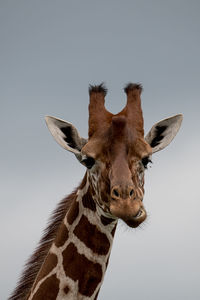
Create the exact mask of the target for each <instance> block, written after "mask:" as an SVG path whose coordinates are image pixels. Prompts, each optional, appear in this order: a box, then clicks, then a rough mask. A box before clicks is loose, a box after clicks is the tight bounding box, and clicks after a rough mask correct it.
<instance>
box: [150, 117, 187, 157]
mask: <svg viewBox="0 0 200 300" xmlns="http://www.w3.org/2000/svg"><path fill="white" fill-rule="evenodd" d="M182 120H183V115H182V114H178V115H175V116H173V117H170V118H167V119H164V120H162V121H160V122H158V123H156V124H155V125H154V126H153V127H152V128H151V130H150V131H149V133H148V134H147V135H146V137H145V140H146V142H147V143H149V145H150V146H151V147H152V152H153V153H155V152H157V151H160V150H162V149H164V148H165V147H166V146H168V145H169V144H170V143H171V141H172V140H173V139H174V137H175V136H176V134H177V132H178V131H179V129H180V127H181V123H182Z"/></svg>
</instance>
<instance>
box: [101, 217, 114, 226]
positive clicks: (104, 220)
mask: <svg viewBox="0 0 200 300" xmlns="http://www.w3.org/2000/svg"><path fill="white" fill-rule="evenodd" d="M113 221H114V220H113V219H111V218H106V217H105V216H103V215H102V216H101V223H102V224H103V225H105V226H106V225H108V224H110V223H112V222H113Z"/></svg>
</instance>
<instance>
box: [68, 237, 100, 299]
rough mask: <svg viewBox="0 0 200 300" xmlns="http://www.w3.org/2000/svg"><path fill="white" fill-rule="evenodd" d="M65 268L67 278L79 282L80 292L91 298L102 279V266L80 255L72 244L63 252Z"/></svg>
mask: <svg viewBox="0 0 200 300" xmlns="http://www.w3.org/2000/svg"><path fill="white" fill-rule="evenodd" d="M63 266H64V270H65V273H66V276H69V277H70V278H71V279H72V280H74V281H78V286H79V292H80V293H81V294H82V295H85V296H88V297H91V296H92V295H93V293H94V291H95V289H96V287H97V285H98V284H99V283H100V282H101V279H102V269H101V265H100V264H98V263H93V262H91V261H89V260H88V259H87V258H86V257H85V256H84V255H82V254H79V253H78V252H77V249H76V247H75V246H74V245H73V244H72V243H70V244H69V245H68V247H67V248H66V249H65V250H64V251H63Z"/></svg>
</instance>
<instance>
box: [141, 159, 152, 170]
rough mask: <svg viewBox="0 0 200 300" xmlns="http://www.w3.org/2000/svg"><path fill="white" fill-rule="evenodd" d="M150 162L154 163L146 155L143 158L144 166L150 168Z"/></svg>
mask: <svg viewBox="0 0 200 300" xmlns="http://www.w3.org/2000/svg"><path fill="white" fill-rule="evenodd" d="M149 163H152V161H151V159H150V158H149V157H148V156H146V157H144V158H143V159H142V164H143V167H144V168H145V169H148V164H149Z"/></svg>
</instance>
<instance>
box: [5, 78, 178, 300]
mask: <svg viewBox="0 0 200 300" xmlns="http://www.w3.org/2000/svg"><path fill="white" fill-rule="evenodd" d="M124 91H125V93H126V95H127V104H126V106H125V108H124V109H123V110H122V111H121V112H119V113H118V114H115V115H114V114H112V113H110V112H109V111H107V110H106V108H105V106H104V102H105V96H106V94H107V89H106V87H105V86H104V84H100V85H94V86H92V85H90V87H89V96H90V104H89V132H88V136H89V137H88V139H84V138H82V137H81V136H80V135H79V133H78V131H77V129H76V128H75V127H74V126H73V125H72V124H71V123H69V122H66V121H64V120H61V119H57V118H55V117H52V116H47V117H45V120H46V123H47V126H48V128H49V130H50V132H51V134H52V135H53V137H54V138H55V140H56V141H57V142H58V144H60V145H61V146H62V147H63V148H64V149H66V150H68V151H70V152H72V153H74V154H75V156H76V158H77V159H78V161H79V162H80V163H81V164H83V165H84V166H85V167H86V173H85V175H84V178H83V180H82V182H81V184H80V185H79V186H78V188H76V189H75V191H74V192H73V193H72V194H71V195H69V196H68V197H66V198H64V199H63V200H62V201H61V202H60V204H59V205H58V207H57V209H56V210H55V211H54V213H53V215H52V217H51V220H50V223H49V226H48V228H47V229H46V231H45V232H44V235H43V237H42V239H41V241H40V244H39V246H38V248H37V249H36V250H35V252H34V254H33V256H32V257H31V258H30V259H29V261H28V262H27V265H26V268H25V271H24V273H23V275H22V277H21V279H20V281H19V284H18V287H17V288H16V289H15V291H14V292H13V294H12V295H11V297H10V298H9V299H10V300H17V299H18V300H19V299H20V300H61V299H62V300H65V299H67V300H70V299H72V300H75V299H82V300H88V299H97V297H98V293H99V290H100V287H101V285H102V282H103V278H104V274H105V272H106V268H107V265H108V261H109V257H110V253H111V248H112V242H113V238H114V235H115V230H116V226H117V223H118V219H122V220H123V221H124V222H125V223H126V224H127V225H128V226H129V227H132V228H136V227H138V226H139V225H140V224H141V223H142V222H143V221H144V220H145V219H146V210H145V208H144V204H143V197H144V172H145V169H147V166H148V164H149V163H150V162H151V157H152V154H153V153H155V152H157V151H159V150H162V149H163V148H165V147H166V146H167V145H168V144H169V143H170V142H171V141H172V140H173V138H174V137H175V135H176V134H177V132H178V130H179V128H180V126H181V122H182V119H183V116H182V115H181V114H178V115H175V116H173V117H170V118H167V119H164V120H162V121H160V122H158V123H156V124H155V125H154V126H153V127H152V128H151V130H150V131H149V133H148V134H147V135H146V137H144V129H143V127H144V125H143V113H142V108H141V98H140V96H141V92H142V86H141V85H140V84H134V83H129V84H127V85H126V86H125V88H124Z"/></svg>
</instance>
